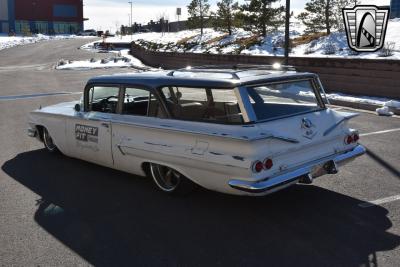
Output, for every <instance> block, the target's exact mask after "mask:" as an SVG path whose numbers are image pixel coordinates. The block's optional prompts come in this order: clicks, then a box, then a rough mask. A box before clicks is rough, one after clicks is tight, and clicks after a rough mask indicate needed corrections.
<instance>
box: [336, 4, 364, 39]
mask: <svg viewBox="0 0 400 267" xmlns="http://www.w3.org/2000/svg"><path fill="white" fill-rule="evenodd" d="M332 1H333V2H332V5H333V7H332V13H333V18H334V20H335V21H334V28H336V29H338V30H339V31H344V29H345V28H344V21H343V13H342V9H343V8H345V7H353V6H355V5H358V4H359V3H360V1H358V0H332Z"/></svg>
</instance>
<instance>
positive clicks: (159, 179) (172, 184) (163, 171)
mask: <svg viewBox="0 0 400 267" xmlns="http://www.w3.org/2000/svg"><path fill="white" fill-rule="evenodd" d="M150 172H151V175H152V176H153V179H154V182H155V183H156V184H157V185H158V187H159V188H160V189H162V190H163V191H166V192H172V191H174V190H175V189H176V188H177V187H178V186H179V183H180V182H181V177H182V174H180V173H179V172H177V171H175V170H174V169H171V168H169V167H166V166H162V165H159V164H155V163H151V164H150Z"/></svg>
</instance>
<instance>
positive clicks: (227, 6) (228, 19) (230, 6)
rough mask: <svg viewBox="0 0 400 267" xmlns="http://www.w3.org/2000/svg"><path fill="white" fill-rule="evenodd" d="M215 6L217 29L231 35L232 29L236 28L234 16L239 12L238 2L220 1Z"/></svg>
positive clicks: (230, 0)
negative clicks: (216, 7)
mask: <svg viewBox="0 0 400 267" xmlns="http://www.w3.org/2000/svg"><path fill="white" fill-rule="evenodd" d="M217 6H218V10H217V20H216V24H217V25H216V26H217V28H220V29H222V30H226V31H227V32H228V33H229V35H232V28H233V27H235V26H237V19H236V17H237V16H236V14H237V11H238V10H239V4H238V2H234V0H221V1H220V2H218V3H217Z"/></svg>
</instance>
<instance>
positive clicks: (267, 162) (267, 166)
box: [264, 158, 274, 170]
mask: <svg viewBox="0 0 400 267" xmlns="http://www.w3.org/2000/svg"><path fill="white" fill-rule="evenodd" d="M272 166H274V163H273V161H272V159H269V158H267V159H265V160H264V168H265V169H266V170H269V169H271V168H272Z"/></svg>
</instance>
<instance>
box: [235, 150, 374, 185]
mask: <svg viewBox="0 0 400 267" xmlns="http://www.w3.org/2000/svg"><path fill="white" fill-rule="evenodd" d="M365 152H366V149H365V148H364V147H363V146H361V145H358V146H356V147H355V148H354V149H353V150H350V151H347V152H345V153H342V154H334V155H332V156H329V157H325V158H322V159H318V160H315V161H312V162H309V163H307V164H304V165H303V166H300V167H297V168H295V169H294V170H291V171H288V172H286V173H284V174H281V175H278V176H275V177H268V178H266V179H264V180H262V181H258V182H251V181H243V180H235V179H232V180H230V181H229V182H228V184H229V186H230V187H232V188H235V189H238V190H241V191H245V192H250V193H262V192H266V191H270V190H272V189H274V188H276V187H281V186H284V185H287V184H288V183H292V182H295V181H298V180H299V179H300V177H301V176H303V175H307V174H310V173H311V172H312V169H313V168H314V167H316V166H319V165H321V164H324V163H326V162H329V161H331V160H333V161H334V163H335V164H338V165H341V164H342V165H343V164H344V163H346V162H347V161H350V160H352V159H354V158H356V157H358V156H361V155H363V154H364V153H365Z"/></svg>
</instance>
